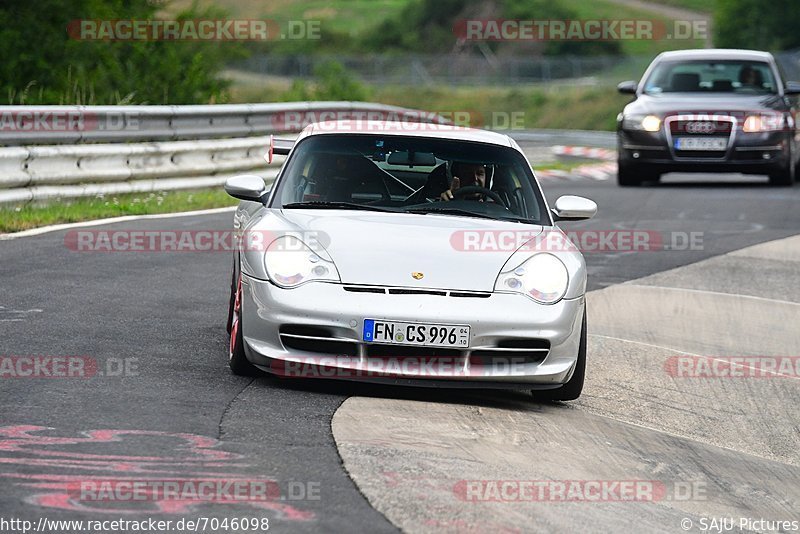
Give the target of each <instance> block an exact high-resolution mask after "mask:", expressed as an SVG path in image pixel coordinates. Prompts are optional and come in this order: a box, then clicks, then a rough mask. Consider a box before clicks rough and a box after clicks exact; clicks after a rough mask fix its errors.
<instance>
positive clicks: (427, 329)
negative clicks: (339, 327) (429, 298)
mask: <svg viewBox="0 0 800 534" xmlns="http://www.w3.org/2000/svg"><path fill="white" fill-rule="evenodd" d="M469 330H470V327H469V326H468V325H452V324H430V323H405V322H397V321H380V320H377V319H364V334H363V338H364V341H366V342H368V343H392V344H395V345H425V346H430V347H455V348H464V349H465V348H468V347H469Z"/></svg>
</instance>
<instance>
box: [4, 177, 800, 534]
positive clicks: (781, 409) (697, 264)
mask: <svg viewBox="0 0 800 534" xmlns="http://www.w3.org/2000/svg"><path fill="white" fill-rule="evenodd" d="M665 182H666V183H664V184H661V185H659V186H656V187H643V188H626V189H621V188H618V187H617V186H616V184H615V183H614V182H613V181H605V182H598V181H591V180H581V181H572V182H566V181H565V182H547V183H545V185H544V188H545V193H546V194H547V196H548V199H549V200H550V201H551V202H552V201H554V200H555V198H557V197H558V196H560V195H562V194H578V195H583V196H587V197H589V198H592V199H594V200H595V201H596V202H597V204H598V206H599V211H598V215H597V217H596V218H594V219H592V220H590V221H586V222H581V223H564V224H563V225H562V227H563V228H565V229H568V230H597V231H611V230H641V231H648V232H651V233H652V235H659V236H661V239H662V240H663V242H664V243H667V244H668V245H670V246H668V247H667V248H668V250H664V249H663V247H662V249H661V250H657V251H638V252H637V251H629V250H622V251H620V250H602V251H592V252H589V251H587V252H585V258H586V262H587V265H588V267H589V276H590V278H589V290H590V293H589V295H588V297H587V299H588V303H589V321H590V330H589V333H590V342H589V356H588V357H589V360H588V361H589V364H588V375H587V385H586V388H585V390H584V396H583V397H581V399H580V400H579V401H577V402H573V403H564V404H539V403H536V402H533V400H532V399H531V398H530V397H528V396H527V395H525V394H523V393H520V392H480V391H449V390H444V391H443V390H427V389H406V388H387V387H377V386H371V385H367V384H359V383H329V382H325V381H321V380H308V381H301V380H276V379H273V378H269V377H260V378H256V379H248V378H242V377H235V376H232V375H231V374H230V372H229V371H228V369H227V362H226V357H227V352H226V351H227V343H228V338H227V334H226V332H225V319H226V314H227V302H228V296H229V293H228V292H229V283H230V267H231V257H230V255H229V253H222V252H172V253H170V252H164V253H156V252H152V253H134V252H127V253H126V252H111V253H109V252H75V251H73V250H70V248H69V247H68V246H66V245H65V235H66V234H67V230H59V231H55V232H51V233H45V234H43V235H38V236H31V237H20V238H16V239H11V240H5V241H0V277H1V278H0V279H1V280H2V291H0V339H1V340H2V341H1V342H0V356H3V357H4V358H5V361H6V362H9V361H11V362H13V361H17V360H19V358H30V357H42V356H52V357H81V359H80V364H81V365H83V366H84V369H86V368H91V369H93V370H94V371H95V372H94V373H86V372H84V373H82V376H66V377H65V376H59V377H49V378H48V377H29V376H20V373H15V372H14V370H13V369H11V370H9V369H8V368H7V367H4V368H0V371H2V372H3V373H4V374H3V377H2V378H0V403H2V415H0V464H2V465H0V480H1V481H2V482H0V510H2V514H0V515H2V516H3V517H4V518H9V517H14V518H20V519H26V520H30V521H33V522H34V524H35V523H36V522H37V521H39V519H40V518H42V517H46V518H48V519H51V520H52V519H83V520H98V519H114V518H120V517H122V518H126V519H144V518H158V519H162V520H171V521H173V522H175V521H177V520H179V519H181V518H185V519H197V518H202V517H205V518H212V517H213V518H218V519H222V518H232V517H238V518H262V517H267V518H269V523H270V530H273V531H277V532H321V531H324V532H384V531H385V532H390V531H397V529H398V527H399V528H402V529H404V530H408V531H412V532H418V531H422V532H424V531H451V532H473V531H474V532H527V531H550V532H554V531H555V532H572V531H577V530H579V529H580V530H582V531H587V532H589V531H610V530H612V529H614V530H618V531H642V532H648V531H662V532H681V531H685V530H682V527H683V526H684V525H683V524H682V523H681V520H682V519H689V520H690V521H692V524H691V526H689V531H691V532H700V530H699V524H700V523H699V522H700V521H701V519H702V518H703V517H704V516H711V515H713V516H720V517H721V516H726V517H733V518H736V520H737V527H738V518H740V517H745V518H755V519H758V518H764V519H767V520H773V521H775V520H798V519H800V512H798V510H800V482H798V481H800V453H799V452H798V450H800V437H798V436H799V435H800V432H798V429H800V416H798V414H797V406H798V405H800V379H799V378H798V375H794V377H779V378H770V377H759V378H752V377H751V378H747V377H745V378H736V379H733V378H728V379H724V378H716V379H681V378H680V377H677V378H676V377H675V376H674V374H670V373H669V371H668V369H669V367H668V366H667V367H665V361H669V358H670V357H677V356H681V355H690V356H692V357H709V356H711V357H729V356H731V357H732V356H769V357H773V356H789V357H795V359H796V357H797V356H800V339H798V338H800V289H798V284H797V282H798V280H800V276H798V273H800V252H798V250H800V243H799V242H798V239H796V238H795V239H791V236H795V235H797V234H800V210H798V206H800V187H794V188H772V187H768V186H766V184H765V183H763V181H762V180H761V179H760V178H753V179H741V178H735V179H730V180H728V179H727V178H725V177H718V176H700V177H694V178H693V179H692V180H691V181H687V180H685V179H683V178H681V177H677V178H672V177H668V178H667V179H666V180H665ZM230 221H231V213H230V212H227V213H215V214H208V215H197V216H188V217H169V218H153V219H143V220H136V221H127V222H118V223H113V224H107V223H106V224H104V225H102V226H97V227H92V229H104V228H117V229H125V230H143V229H152V230H156V229H158V230H184V229H186V230H224V229H227V228H228V227H229V225H230ZM689 235H693V236H695V241H694V244H695V246H694V247H687V246H684V245H686V243H687V242H686V241H685V240H684V239H685V237H686V236H689ZM786 238H790V239H786ZM375 267H376V268H380V263H379V262H376V266H375ZM13 358H17V360H14V359H13ZM40 361H41V358H40ZM71 361H72V360H71ZM87 374H93V375H94V376H91V377H87V376H85V375H87ZM337 410H338V411H337ZM337 443H338V447H337ZM142 479H147V480H151V481H153V480H154V481H176V480H177V481H182V482H186V481H189V482H191V481H208V480H212V481H237V480H238V481H249V482H252V481H259V482H264V483H265V484H267V485H268V487H269V488H273V489H274V490H275V491H271V492H270V495H271V496H272V498H269V499H263V498H261V499H251V500H249V501H247V502H238V503H227V502H209V501H208V500H203V499H197V500H193V501H189V502H175V501H171V502H165V501H162V500H159V499H158V498H149V499H146V498H144V499H138V500H136V499H134V500H127V501H124V502H120V500H116V501H115V500H114V499H103V498H99V497H98V498H94V497H93V496H92V495H95V494H93V493H92V492H91V491H88V492H87V487H88V488H89V489H90V490H91V488H92V487H94V486H91V483H93V482H98V481H99V482H102V481H109V480H110V481H115V482H119V481H121V480H123V481H124V480H128V481H132V480H142ZM511 479H515V480H520V479H521V480H559V481H565V480H584V481H586V480H594V481H598V480H640V481H642V480H644V481H654V483H655V484H656V486H657V488H661V490H662V495H661V498H659V499H656V500H657V501H658V502H647V501H646V502H633V503H630V502H624V503H623V502H616V503H608V502H604V503H594V502H592V503H587V502H496V501H492V502H473V501H470V500H469V499H465V498H464V496H463V495H462V494H460V493H459V491H460V490H459V489H458V488H463V485H464V483H465V481H470V480H472V481H475V480H479V481H480V480H482V481H486V480H511ZM459 483H460V484H461V485H460V486H459ZM87 484H88V485H87ZM687 488H690V489H691V491H689V492H688V497H687ZM678 490H681V491H682V492H683V493H682V496H677V497H676V494H677V493H678ZM744 530H745V531H747V530H752V531H759V530H760V531H765V530H766V529H764V528H763V527H761V528H758V527H755V528H749V529H748V528H745V529H744ZM207 531H208V532H210V531H211V529H210V528H209V529H207ZM734 531H735V530H734Z"/></svg>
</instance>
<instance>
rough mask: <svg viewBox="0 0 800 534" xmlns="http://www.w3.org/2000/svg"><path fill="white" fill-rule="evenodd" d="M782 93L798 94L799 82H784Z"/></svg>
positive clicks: (788, 94)
mask: <svg viewBox="0 0 800 534" xmlns="http://www.w3.org/2000/svg"><path fill="white" fill-rule="evenodd" d="M783 94H785V95H786V96H794V95H800V82H786V87H784V89H783Z"/></svg>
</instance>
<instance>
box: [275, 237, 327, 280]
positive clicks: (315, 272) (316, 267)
mask: <svg viewBox="0 0 800 534" xmlns="http://www.w3.org/2000/svg"><path fill="white" fill-rule="evenodd" d="M264 266H265V267H266V269H267V276H268V277H269V279H270V280H272V282H274V283H275V285H277V286H279V287H282V288H285V289H289V288H293V287H297V286H299V285H301V284H304V283H306V282H310V281H312V280H328V281H333V282H338V281H340V278H339V271H337V270H336V265H334V263H333V261H331V260H329V259H326V258H323V257H322V256H321V255H320V254H317V253H316V252H314V251H313V250H311V248H309V247H308V245H306V244H305V243H303V242H302V241H300V240H299V239H297V238H296V237H294V236H283V237H279V238H278V239H276V240H275V241H273V242H272V243H270V245H269V247H267V252H266V253H265V254H264Z"/></svg>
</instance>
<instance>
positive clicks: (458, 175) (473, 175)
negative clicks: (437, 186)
mask: <svg viewBox="0 0 800 534" xmlns="http://www.w3.org/2000/svg"><path fill="white" fill-rule="evenodd" d="M452 174H453V181H452V182H451V184H450V189H446V190H444V191H442V194H441V195H439V198H440V199H441V200H452V199H453V194H454V193H455V192H456V191H457V190H458V189H460V188H462V187H469V186H477V187H484V188H485V187H486V167H484V166H483V165H480V164H477V163H463V162H457V161H454V162H453V166H452ZM464 198H470V199H476V200H481V199H482V198H483V195H482V194H481V193H474V194H471V195H468V196H466V197H464Z"/></svg>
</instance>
